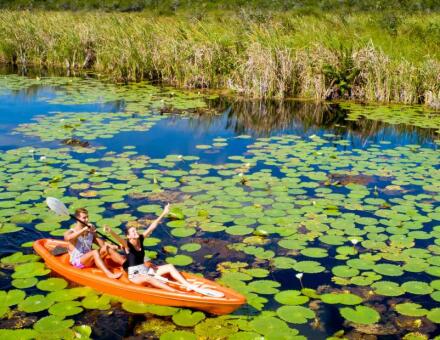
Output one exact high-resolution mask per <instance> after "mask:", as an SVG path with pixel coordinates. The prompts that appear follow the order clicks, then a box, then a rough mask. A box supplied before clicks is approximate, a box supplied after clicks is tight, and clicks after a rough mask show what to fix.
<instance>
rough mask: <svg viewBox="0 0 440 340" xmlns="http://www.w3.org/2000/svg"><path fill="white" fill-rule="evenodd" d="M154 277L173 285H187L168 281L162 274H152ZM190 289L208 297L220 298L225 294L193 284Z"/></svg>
mask: <svg viewBox="0 0 440 340" xmlns="http://www.w3.org/2000/svg"><path fill="white" fill-rule="evenodd" d="M154 278H155V279H156V280H159V281H162V282H164V283H172V284H174V285H177V286H181V287H184V288H187V286H185V285H184V284H181V283H180V282H176V281H170V280H168V279H166V278H164V277H162V276H154ZM191 289H192V290H193V291H195V292H196V293H199V294H202V295H206V296H210V297H215V298H221V297H223V296H225V294H223V293H222V292H219V291H217V290H213V289H209V288H202V287H197V286H195V285H191Z"/></svg>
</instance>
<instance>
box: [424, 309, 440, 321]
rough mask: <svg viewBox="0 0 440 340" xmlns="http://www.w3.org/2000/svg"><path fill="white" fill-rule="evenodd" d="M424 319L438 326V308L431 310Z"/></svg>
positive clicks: (439, 313)
mask: <svg viewBox="0 0 440 340" xmlns="http://www.w3.org/2000/svg"><path fill="white" fill-rule="evenodd" d="M426 317H427V318H428V319H429V320H431V321H432V322H435V323H439V324H440V308H434V309H431V310H430V311H429V312H428V314H427V315H426Z"/></svg>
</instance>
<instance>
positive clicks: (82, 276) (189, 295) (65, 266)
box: [33, 239, 246, 315]
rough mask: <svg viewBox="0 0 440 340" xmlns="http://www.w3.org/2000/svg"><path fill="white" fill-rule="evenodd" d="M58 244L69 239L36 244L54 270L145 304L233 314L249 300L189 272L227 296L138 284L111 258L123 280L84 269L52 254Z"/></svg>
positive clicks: (189, 277)
mask: <svg viewBox="0 0 440 340" xmlns="http://www.w3.org/2000/svg"><path fill="white" fill-rule="evenodd" d="M57 246H59V247H67V242H65V241H61V240H53V239H40V240H37V241H35V242H34V244H33V247H34V249H35V251H36V252H37V253H38V254H39V255H40V256H41V257H42V258H43V259H44V261H45V263H46V265H47V266H48V267H49V268H50V269H52V270H53V271H55V272H56V273H58V274H60V275H62V276H64V277H65V278H67V279H69V280H71V281H73V282H76V283H79V284H82V285H85V286H89V287H92V288H94V289H96V290H97V291H100V292H103V293H107V294H111V295H116V296H120V297H123V298H126V299H129V300H135V301H139V302H145V303H152V304H158V305H166V306H174V307H187V308H194V309H200V310H203V311H205V312H208V313H212V314H218V315H220V314H228V313H232V312H233V311H234V310H236V309H237V308H239V307H240V306H242V305H243V304H244V303H245V302H246V298H245V297H244V296H242V295H241V294H239V293H237V292H235V291H233V290H232V289H229V288H226V287H223V286H221V285H219V284H217V283H216V282H213V281H210V280H207V279H205V278H203V277H199V276H196V275H193V274H189V273H182V275H183V276H184V277H185V278H186V279H187V280H188V281H189V282H192V283H199V284H202V288H203V287H204V288H209V289H213V290H216V291H219V292H222V293H223V294H224V296H223V297H221V298H215V297H209V296H205V295H202V294H199V293H196V292H194V291H190V292H188V291H186V290H185V289H183V288H180V287H179V286H177V285H173V288H175V289H181V290H180V291H179V292H168V291H165V290H163V289H159V288H154V287H150V286H142V285H136V284H134V283H132V282H130V281H129V280H128V277H127V274H126V273H125V272H124V271H123V269H122V268H121V267H117V266H115V264H114V263H112V262H111V261H109V262H106V263H107V264H108V265H114V267H109V268H110V269H111V271H113V272H120V271H122V273H123V274H122V275H121V277H120V278H119V279H110V278H108V277H107V276H106V275H105V274H104V273H103V272H102V271H101V270H100V269H98V268H95V267H91V268H83V269H79V268H75V267H73V266H72V265H71V264H70V263H69V255H68V254H63V255H59V256H54V255H52V253H51V250H53V249H54V248H55V247H57Z"/></svg>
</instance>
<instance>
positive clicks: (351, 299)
mask: <svg viewBox="0 0 440 340" xmlns="http://www.w3.org/2000/svg"><path fill="white" fill-rule="evenodd" d="M320 298H321V300H322V302H325V303H329V304H343V305H358V304H360V303H362V298H361V297H360V296H358V295H355V294H351V293H329V294H322V295H320Z"/></svg>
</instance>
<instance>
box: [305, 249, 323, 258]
mask: <svg viewBox="0 0 440 340" xmlns="http://www.w3.org/2000/svg"><path fill="white" fill-rule="evenodd" d="M301 254H303V255H304V256H308V257H316V258H324V257H327V256H328V253H327V250H326V249H322V248H306V249H302V250H301Z"/></svg>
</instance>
